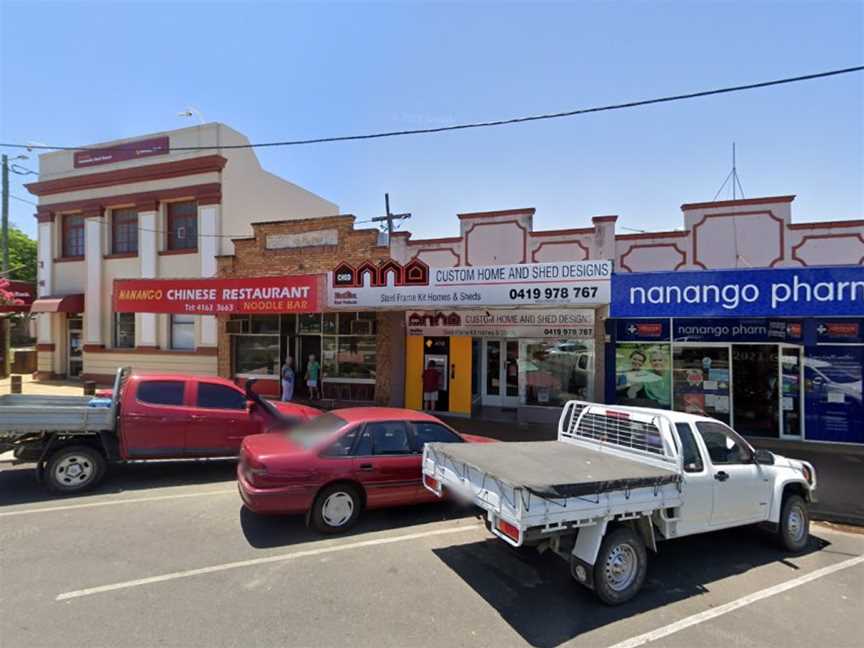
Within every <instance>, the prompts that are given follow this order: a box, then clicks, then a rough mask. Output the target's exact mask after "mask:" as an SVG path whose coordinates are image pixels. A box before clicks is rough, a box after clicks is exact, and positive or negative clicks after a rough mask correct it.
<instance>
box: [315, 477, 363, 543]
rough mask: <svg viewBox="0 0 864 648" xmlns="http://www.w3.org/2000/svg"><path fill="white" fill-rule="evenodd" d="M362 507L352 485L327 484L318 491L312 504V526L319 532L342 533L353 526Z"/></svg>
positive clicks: (358, 495)
mask: <svg viewBox="0 0 864 648" xmlns="http://www.w3.org/2000/svg"><path fill="white" fill-rule="evenodd" d="M362 507H363V503H362V501H361V499H360V494H359V493H358V492H357V489H356V488H355V487H354V486H351V485H350V484H334V485H333V486H328V487H327V488H325V489H324V490H322V491H321V492H320V493H318V497H316V498H315V503H314V504H313V505H312V516H311V522H312V526H313V527H315V529H317V530H318V531H320V532H321V533H342V532H344V531H347V530H348V529H350V528H351V527H352V526H354V523H355V522H356V521H357V518H358V517H359V516H360V509H361V508H362Z"/></svg>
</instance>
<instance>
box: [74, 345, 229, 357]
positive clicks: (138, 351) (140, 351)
mask: <svg viewBox="0 0 864 648" xmlns="http://www.w3.org/2000/svg"><path fill="white" fill-rule="evenodd" d="M84 350H85V351H88V352H89V353H114V354H135V355H173V356H215V355H218V349H217V348H216V347H201V348H200V349H195V350H194V351H174V350H173V349H153V348H150V347H136V348H134V349H106V348H105V347H104V346H103V347H100V348H98V349H97V348H93V349H87V348H86V346H85V348H84Z"/></svg>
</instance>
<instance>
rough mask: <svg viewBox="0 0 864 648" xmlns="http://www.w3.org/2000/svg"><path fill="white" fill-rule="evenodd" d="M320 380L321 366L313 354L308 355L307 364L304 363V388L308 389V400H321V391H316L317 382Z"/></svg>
mask: <svg viewBox="0 0 864 648" xmlns="http://www.w3.org/2000/svg"><path fill="white" fill-rule="evenodd" d="M320 378H321V365H320V364H318V361H317V360H316V359H315V354H314V353H310V354H309V362H308V363H306V386H307V387H308V388H309V400H321V390H320V389H318V381H319V380H320Z"/></svg>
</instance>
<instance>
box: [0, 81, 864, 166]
mask: <svg viewBox="0 0 864 648" xmlns="http://www.w3.org/2000/svg"><path fill="white" fill-rule="evenodd" d="M862 70H864V65H858V66H854V67H848V68H842V69H838V70H828V71H825V72H817V73H815V74H804V75H800V76H794V77H786V78H783V79H774V80H772V81H760V82H758V83H748V84H744V85H736V86H728V87H725V88H715V89H713V90H701V91H698V92H688V93H685V94H677V95H670V96H665V97H658V98H655V99H642V100H635V101H627V102H625V103H619V104H610V105H605V106H595V107H593V108H579V109H576V110H567V111H564V112H556V113H546V114H541V115H530V116H527V117H513V118H511V119H496V120H492V121H483V122H473V123H467V124H452V125H449V126H439V127H436V128H417V129H412V130H399V131H386V132H380V133H367V134H362V135H339V136H334V137H316V138H310V139H299V140H287V141H283V142H259V143H257V144H253V143H250V144H228V145H225V144H222V145H213V146H172V147H169V148H168V149H167V150H169V151H203V150H213V149H226V150H228V149H250V148H252V149H254V148H270V147H280V146H301V145H305V144H324V143H329V142H347V141H357V140H370V139H381V138H385V137H401V136H405V135H425V134H431V133H443V132H448V131H457V130H467V129H472V128H489V127H491V126H507V125H511V124H522V123H525V122H532V121H541V120H546V119H559V118H562V117H574V116H576V115H585V114H588V113H596V112H605V111H609V110H623V109H625V108H637V107H640V106H649V105H652V104H660V103H670V102H673V101H684V100H687V99H698V98H700V97H710V96H713V95H720V94H729V93H732V92H742V91H745V90H755V89H758V88H768V87H771V86H777V85H784V84H788V83H799V82H801V81H811V80H813V79H823V78H826V77H832V76H838V75H841V74H850V73H852V72H861V71H862ZM0 147H5V148H15V149H22V148H26V149H28V150H54V151H87V150H93V149H96V150H106V149H110V148H111V147H104V146H89V147H87V146H50V145H48V144H14V143H4V142H0ZM128 147H129V144H123V145H120V146H118V147H117V148H128Z"/></svg>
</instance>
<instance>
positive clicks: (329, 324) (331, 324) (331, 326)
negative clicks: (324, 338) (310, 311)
mask: <svg viewBox="0 0 864 648" xmlns="http://www.w3.org/2000/svg"><path fill="white" fill-rule="evenodd" d="M337 316H338V313H324V315H323V316H322V318H323V331H324V335H333V334H334V333H336V330H337V327H336V318H337Z"/></svg>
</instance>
